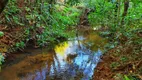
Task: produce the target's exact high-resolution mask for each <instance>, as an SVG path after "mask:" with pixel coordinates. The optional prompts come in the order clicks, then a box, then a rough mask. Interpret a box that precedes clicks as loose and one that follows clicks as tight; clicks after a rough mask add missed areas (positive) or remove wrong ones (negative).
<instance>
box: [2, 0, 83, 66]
mask: <svg viewBox="0 0 142 80" xmlns="http://www.w3.org/2000/svg"><path fill="white" fill-rule="evenodd" d="M80 12H81V11H80V10H79V9H77V8H76V7H72V6H70V5H68V4H61V3H55V2H52V3H50V1H49V2H47V1H46V0H42V1H41V0H20V1H18V0H9V2H8V4H7V6H6V8H5V10H4V11H3V13H2V14H1V16H0V18H1V20H0V41H1V42H0V43H1V44H0V53H1V54H0V65H1V62H3V56H2V54H3V55H7V54H6V53H10V52H13V51H16V50H17V49H19V50H22V49H24V48H25V47H26V46H27V45H28V43H29V41H32V45H33V46H34V47H40V46H46V45H50V44H52V45H54V43H56V42H59V41H61V40H65V39H67V38H69V37H70V36H72V35H69V34H67V33H66V32H67V29H69V28H73V27H75V26H76V25H77V24H78V21H79V15H80ZM69 31H70V32H72V30H69ZM70 32H69V33H70ZM30 43H31V42H30ZM50 47H51V46H50Z"/></svg>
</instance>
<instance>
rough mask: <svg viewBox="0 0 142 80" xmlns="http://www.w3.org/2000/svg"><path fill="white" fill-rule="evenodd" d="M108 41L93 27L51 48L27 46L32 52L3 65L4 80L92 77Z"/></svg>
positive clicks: (0, 77) (1, 79)
mask: <svg viewBox="0 0 142 80" xmlns="http://www.w3.org/2000/svg"><path fill="white" fill-rule="evenodd" d="M106 42H107V41H106V39H104V38H102V37H100V36H99V35H98V32H95V31H93V30H90V29H89V30H80V31H78V36H76V37H73V38H70V39H69V40H68V41H65V42H62V43H60V44H57V45H56V46H55V47H54V49H51V50H49V49H48V46H47V47H44V48H42V49H26V51H27V52H30V55H28V56H26V57H25V58H24V59H23V60H21V61H19V62H17V63H13V64H11V65H8V66H6V67H5V68H3V69H2V71H1V72H0V80H91V79H92V77H93V73H94V70H95V67H96V66H97V63H98V62H99V61H100V57H101V55H102V53H103V50H104V45H105V44H106ZM31 54H34V55H31ZM23 55H24V54H22V55H21V56H23ZM15 60H16V59H15ZM11 63H12V62H11Z"/></svg>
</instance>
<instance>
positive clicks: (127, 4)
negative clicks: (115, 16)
mask: <svg viewBox="0 0 142 80" xmlns="http://www.w3.org/2000/svg"><path fill="white" fill-rule="evenodd" d="M128 8H129V0H125V1H124V12H123V14H122V20H121V24H122V25H123V24H124V18H125V16H126V15H127V13H128Z"/></svg>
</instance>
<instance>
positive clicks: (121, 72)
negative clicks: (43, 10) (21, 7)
mask: <svg viewBox="0 0 142 80" xmlns="http://www.w3.org/2000/svg"><path fill="white" fill-rule="evenodd" d="M0 31H3V32H4V34H5V35H4V36H3V37H1V38H0V43H3V44H0V51H2V52H3V55H5V53H6V52H7V51H8V49H9V48H10V47H12V45H14V44H15V43H16V42H19V41H20V40H23V38H24V37H23V36H22V33H23V32H22V31H24V30H23V29H22V28H20V29H19V28H16V29H7V28H5V27H0ZM17 33H18V34H17ZM141 46H142V45H134V44H120V45H118V46H117V47H115V48H113V49H111V50H108V51H107V52H106V53H104V55H103V56H102V57H101V62H100V63H99V64H98V65H97V67H96V69H95V72H94V77H93V79H94V80H123V79H124V80H129V79H127V78H128V77H131V78H132V80H142V56H141V55H142V52H138V51H139V50H140V49H141ZM134 78H135V79H134Z"/></svg>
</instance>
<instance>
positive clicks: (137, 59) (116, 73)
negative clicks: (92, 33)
mask: <svg viewBox="0 0 142 80" xmlns="http://www.w3.org/2000/svg"><path fill="white" fill-rule="evenodd" d="M120 47H122V48H120ZM136 48H137V49H138V48H140V46H138V45H137V46H135V45H119V46H117V47H116V48H114V49H111V50H109V51H108V52H107V53H105V54H104V55H103V56H102V58H101V61H100V63H99V64H98V65H97V67H96V69H95V72H94V77H93V79H94V80H126V79H124V76H125V75H127V76H132V77H133V79H131V78H130V80H142V57H141V55H142V52H136V53H134V52H135V50H136ZM119 50H120V51H119ZM116 52H117V54H119V55H117V54H116ZM123 57H126V60H125V58H123ZM123 59H124V60H123ZM114 63H118V65H115V66H113V67H112V64H114ZM120 75H121V76H120ZM134 78H135V79H134Z"/></svg>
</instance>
